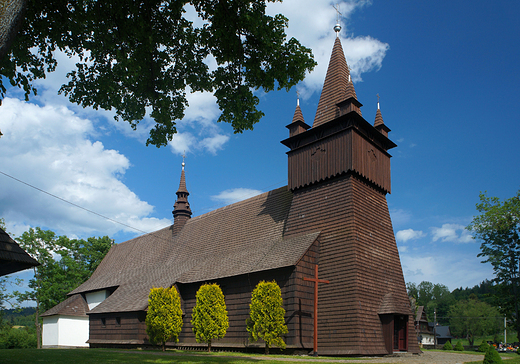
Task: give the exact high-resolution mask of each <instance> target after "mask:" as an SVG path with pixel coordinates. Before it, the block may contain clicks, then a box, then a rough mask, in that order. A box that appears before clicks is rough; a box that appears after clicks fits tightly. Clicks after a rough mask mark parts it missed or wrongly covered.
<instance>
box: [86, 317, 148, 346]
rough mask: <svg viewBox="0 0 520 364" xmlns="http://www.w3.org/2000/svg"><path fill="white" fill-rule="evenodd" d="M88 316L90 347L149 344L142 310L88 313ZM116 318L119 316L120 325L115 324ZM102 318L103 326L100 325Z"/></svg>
mask: <svg viewBox="0 0 520 364" xmlns="http://www.w3.org/2000/svg"><path fill="white" fill-rule="evenodd" d="M89 316H90V319H89V322H90V333H89V343H90V346H91V347H98V346H99V347H106V346H107V345H108V346H109V345H110V344H112V345H116V346H117V345H122V346H126V345H146V344H149V342H148V337H147V335H146V324H145V317H146V313H145V312H144V311H140V312H117V313H110V314H90V315H89ZM117 318H120V325H117V321H116V319H117ZM102 319H104V321H105V326H103V325H102Z"/></svg>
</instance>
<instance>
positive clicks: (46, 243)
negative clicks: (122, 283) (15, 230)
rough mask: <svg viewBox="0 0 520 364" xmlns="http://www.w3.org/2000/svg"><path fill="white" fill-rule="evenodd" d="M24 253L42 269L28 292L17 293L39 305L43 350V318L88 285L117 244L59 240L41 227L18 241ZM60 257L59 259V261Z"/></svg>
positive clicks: (102, 240) (105, 239) (36, 271)
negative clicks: (104, 258)
mask: <svg viewBox="0 0 520 364" xmlns="http://www.w3.org/2000/svg"><path fill="white" fill-rule="evenodd" d="M16 240H17V242H18V244H19V245H20V247H21V248H22V249H24V250H25V251H26V252H27V253H28V254H29V255H31V256H32V257H33V258H34V259H36V260H37V261H38V262H39V263H40V265H39V266H37V267H35V268H34V277H33V278H32V279H30V280H29V284H28V286H29V288H30V289H31V290H29V291H26V292H15V294H16V295H17V296H18V300H19V301H34V302H35V303H36V315H35V325H36V331H37V337H38V348H39V347H40V337H41V332H40V324H39V314H40V312H45V311H47V310H48V309H50V308H52V307H53V306H55V305H57V304H58V303H60V302H62V301H64V300H65V299H66V298H67V293H69V292H70V291H72V290H73V289H75V288H76V287H78V286H79V285H80V284H82V283H83V282H85V281H86V280H87V279H88V278H89V277H90V276H91V275H92V273H94V270H95V269H96V267H97V266H98V264H99V263H100V262H101V260H102V259H103V257H104V256H105V255H106V254H107V253H108V251H109V250H110V247H111V246H112V244H113V242H112V240H111V239H110V238H109V237H108V236H104V237H102V238H89V239H88V240H87V241H85V240H82V239H80V240H78V239H69V238H67V237H66V236H59V237H58V236H56V234H55V233H54V232H53V231H50V230H42V229H40V228H39V227H37V228H36V229H33V228H31V229H29V230H28V231H26V232H24V233H23V234H22V235H21V236H20V237H19V238H18V239H16ZM58 257H59V259H58Z"/></svg>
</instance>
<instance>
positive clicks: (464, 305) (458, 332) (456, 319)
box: [448, 296, 502, 345]
mask: <svg viewBox="0 0 520 364" xmlns="http://www.w3.org/2000/svg"><path fill="white" fill-rule="evenodd" d="M448 314H449V316H450V331H451V333H452V335H454V336H459V337H460V336H462V337H466V338H467V339H468V341H469V344H470V345H473V343H474V341H475V338H476V337H478V336H484V335H492V334H494V333H496V332H497V331H498V330H500V324H501V322H502V321H501V320H500V318H499V316H500V313H499V312H498V310H497V309H496V308H494V307H492V306H490V305H488V304H487V303H485V302H481V301H479V300H478V299H477V298H476V296H474V298H471V299H469V300H464V301H458V302H457V303H456V304H454V305H453V306H452V307H451V308H450V311H449V313H448Z"/></svg>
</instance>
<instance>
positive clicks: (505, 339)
mask: <svg viewBox="0 0 520 364" xmlns="http://www.w3.org/2000/svg"><path fill="white" fill-rule="evenodd" d="M506 325H507V323H506V315H504V344H505V343H507V331H506Z"/></svg>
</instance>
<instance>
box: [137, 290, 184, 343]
mask: <svg viewBox="0 0 520 364" xmlns="http://www.w3.org/2000/svg"><path fill="white" fill-rule="evenodd" d="M145 321H146V333H147V334H148V338H149V339H150V342H151V343H153V344H160V345H161V346H162V350H163V351H165V350H166V343H167V342H168V341H171V340H173V341H175V342H177V341H179V333H180V332H181V329H182V309H181V299H180V297H179V293H178V292H177V289H176V288H175V287H171V288H152V289H151V290H150V294H149V296H148V312H147V313H146V320H145Z"/></svg>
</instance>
